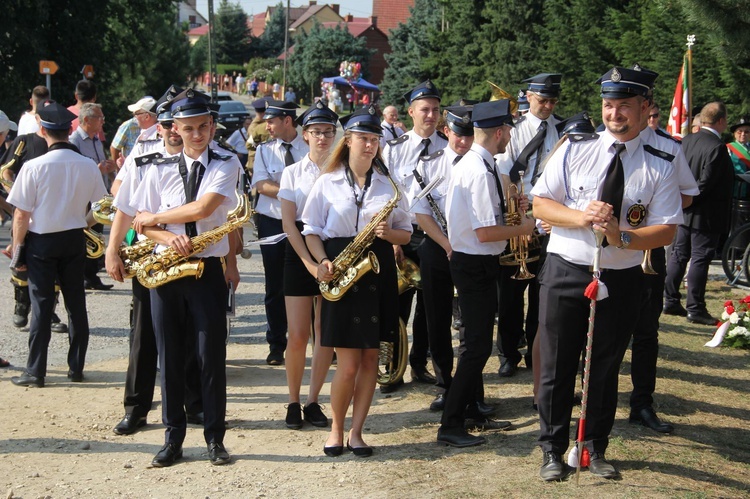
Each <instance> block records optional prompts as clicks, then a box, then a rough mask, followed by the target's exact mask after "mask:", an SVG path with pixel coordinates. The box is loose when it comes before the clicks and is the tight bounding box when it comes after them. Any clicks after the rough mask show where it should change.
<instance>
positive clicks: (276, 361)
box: [266, 350, 284, 366]
mask: <svg viewBox="0 0 750 499" xmlns="http://www.w3.org/2000/svg"><path fill="white" fill-rule="evenodd" d="M283 363H284V352H282V351H281V350H271V353H269V354H268V357H266V364H268V365H269V366H280V365H281V364H283Z"/></svg>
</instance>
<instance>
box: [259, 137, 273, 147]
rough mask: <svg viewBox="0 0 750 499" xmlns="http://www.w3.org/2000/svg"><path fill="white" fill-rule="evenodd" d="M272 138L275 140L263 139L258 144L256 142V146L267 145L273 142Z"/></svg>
mask: <svg viewBox="0 0 750 499" xmlns="http://www.w3.org/2000/svg"><path fill="white" fill-rule="evenodd" d="M274 140H276V139H272V138H269V139H267V140H264V141H263V142H261V143H260V144H258V147H260V146H265V145H268V144H270V143H271V142H273V141H274Z"/></svg>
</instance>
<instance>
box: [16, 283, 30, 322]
mask: <svg viewBox="0 0 750 499" xmlns="http://www.w3.org/2000/svg"><path fill="white" fill-rule="evenodd" d="M16 289H19V288H16ZM29 311H30V310H29V307H27V306H26V305H22V304H21V303H18V302H16V308H15V310H14V312H13V325H14V326H16V327H19V328H20V327H26V325H27V324H28V323H29Z"/></svg>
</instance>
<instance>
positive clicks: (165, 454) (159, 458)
mask: <svg viewBox="0 0 750 499" xmlns="http://www.w3.org/2000/svg"><path fill="white" fill-rule="evenodd" d="M178 459H182V446H179V447H178V446H177V445H175V444H164V447H162V448H161V450H160V451H159V452H157V453H156V455H155V456H154V459H153V460H151V466H153V467H154V468H166V467H167V466H172V465H173V464H174V463H175V461H177V460H178Z"/></svg>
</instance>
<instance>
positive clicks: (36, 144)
mask: <svg viewBox="0 0 750 499" xmlns="http://www.w3.org/2000/svg"><path fill="white" fill-rule="evenodd" d="M52 102H54V101H51V100H46V101H42V102H39V103H38V105H37V104H35V105H34V108H35V109H37V108H38V109H41V108H42V107H43V106H44V105H45V104H48V103H52ZM34 116H35V119H36V114H35V115H34ZM46 153H47V141H46V140H45V139H44V137H43V136H42V131H41V129H38V130H37V131H36V132H33V133H26V134H22V135H17V136H16V138H15V139H13V142H12V143H11V144H10V147H9V149H8V150H7V151H6V152H5V155H4V156H3V158H2V159H1V160H0V165H2V168H0V175H2V184H3V188H4V189H5V190H6V191H7V192H10V187H11V186H12V185H13V181H14V179H15V178H16V177H17V176H18V173H19V172H20V171H21V167H23V165H24V163H25V162H26V161H30V160H32V159H34V158H38V157H39V156H42V155H43V154H46ZM11 251H12V248H11V247H10V245H9V246H8V247H7V248H6V249H5V254H6V256H10V254H11ZM10 282H11V284H12V285H13V295H14V298H15V302H16V303H15V308H14V310H13V325H14V326H16V327H17V328H23V327H26V325H27V324H28V323H29V312H30V311H31V299H30V298H29V288H28V282H27V279H26V272H25V271H23V272H19V271H17V270H13V269H11V277H10ZM59 295H60V293H59V290H58V292H57V293H56V295H55V302H57V300H58V297H59ZM52 332H53V333H66V332H68V326H66V325H65V324H63V323H62V322H61V321H60V318H59V317H58V316H57V313H55V311H54V310H53V311H52Z"/></svg>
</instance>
